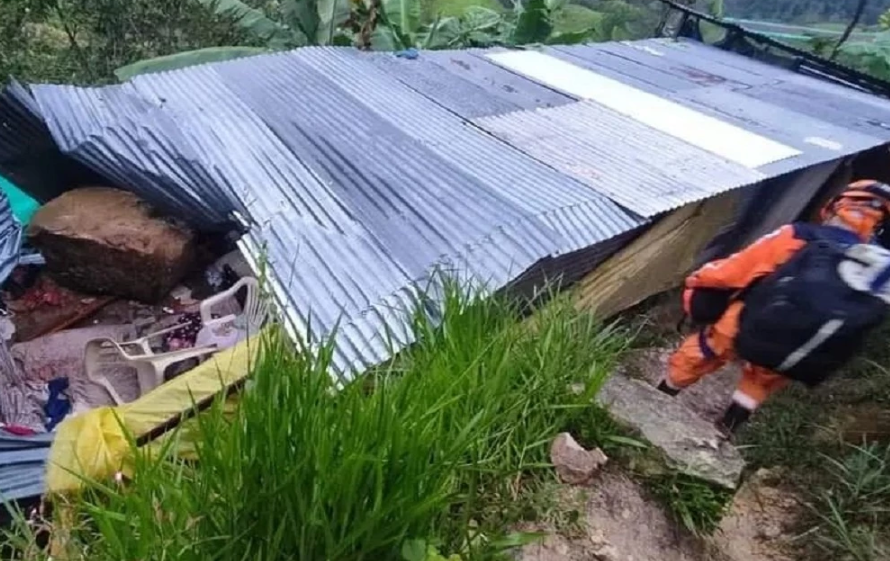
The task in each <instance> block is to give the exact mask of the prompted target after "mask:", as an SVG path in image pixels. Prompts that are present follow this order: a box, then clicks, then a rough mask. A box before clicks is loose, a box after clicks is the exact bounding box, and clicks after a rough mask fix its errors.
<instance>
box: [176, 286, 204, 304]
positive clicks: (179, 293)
mask: <svg viewBox="0 0 890 561" xmlns="http://www.w3.org/2000/svg"><path fill="white" fill-rule="evenodd" d="M170 296H171V297H173V298H174V299H176V300H177V302H179V305H180V306H192V305H194V304H197V302H198V301H197V300H195V299H194V298H192V289H190V288H188V287H187V286H182V285H180V286H177V287H176V288H174V289H173V290H172V291H171V292H170Z"/></svg>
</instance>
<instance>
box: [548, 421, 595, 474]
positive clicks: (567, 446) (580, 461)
mask: <svg viewBox="0 0 890 561" xmlns="http://www.w3.org/2000/svg"><path fill="white" fill-rule="evenodd" d="M550 461H551V462H553V466H554V467H555V468H556V473H557V474H558V475H559V478H560V480H562V482H563V483H568V484H570V485H583V484H585V483H588V482H589V481H590V480H591V479H593V476H594V475H596V472H597V471H598V470H599V469H600V468H601V467H602V466H603V465H605V463H606V462H607V461H609V458H607V457H606V455H605V454H604V453H603V451H602V450H600V449H599V448H595V449H594V450H585V449H584V447H583V446H581V445H580V444H578V442H577V441H575V439H574V438H572V435H570V434H569V433H567V432H564V433H561V434H559V435H558V436H557V437H556V438H555V439H554V440H553V444H552V445H551V446H550Z"/></svg>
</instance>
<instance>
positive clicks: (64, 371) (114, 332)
mask: <svg viewBox="0 0 890 561" xmlns="http://www.w3.org/2000/svg"><path fill="white" fill-rule="evenodd" d="M134 336H135V329H134V328H133V326H131V325H101V326H96V327H87V328H83V329H71V330H68V331H62V332H59V333H55V334H53V335H47V336H44V337H40V338H38V339H35V340H33V341H29V342H27V343H17V344H15V345H12V347H11V348H10V353H11V355H12V357H13V359H14V360H15V362H16V363H17V364H18V365H19V366H20V369H21V371H22V372H23V373H24V376H25V378H26V381H22V382H19V383H16V384H14V385H15V386H17V387H20V388H22V391H23V392H24V393H25V394H26V399H27V401H28V402H30V403H35V402H39V403H38V406H39V408H40V409H42V406H43V404H44V403H45V402H46V401H47V400H48V398H49V395H43V396H38V392H37V391H36V389H37V388H40V392H39V393H43V390H44V389H45V388H46V387H47V384H48V383H50V382H51V381H52V380H54V379H56V378H67V379H68V382H69V396H70V401H71V402H72V405H74V407H75V409H77V406H79V405H81V404H83V403H86V404H87V405H89V406H91V407H97V406H101V405H109V404H110V401H109V400H108V396H107V395H106V394H105V392H104V391H103V390H102V388H100V387H98V386H96V385H95V384H93V383H92V382H90V381H89V380H88V379H87V378H86V371H85V369H84V362H83V359H84V356H83V351H84V348H85V347H86V344H87V342H88V341H90V340H92V339H95V338H97V337H109V338H112V339H114V340H116V341H123V340H128V339H132V338H133V337H134ZM125 373H126V374H129V372H125ZM130 378H134V377H133V376H121V379H122V383H121V385H120V386H118V387H119V391H120V393H121V394H122V395H126V397H135V396H138V395H139V394H138V388H137V387H136V384H135V380H133V381H132V383H130ZM124 382H126V383H129V384H130V386H132V387H123V385H124ZM28 383H30V384H33V385H34V386H35V387H34V388H25V385H26V384H28ZM4 405H5V403H4ZM25 405H26V404H25V403H22V404H18V405H16V407H24V406H25ZM29 406H30V405H29ZM4 414H6V411H4ZM6 421H7V422H12V420H11V419H10V418H9V417H7V418H6ZM17 423H18V424H25V423H22V422H18V421H17ZM27 425H28V426H32V423H30V422H29V423H27Z"/></svg>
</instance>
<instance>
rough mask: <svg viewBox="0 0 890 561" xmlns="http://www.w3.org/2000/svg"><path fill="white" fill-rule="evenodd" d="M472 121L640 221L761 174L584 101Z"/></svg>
mask: <svg viewBox="0 0 890 561" xmlns="http://www.w3.org/2000/svg"><path fill="white" fill-rule="evenodd" d="M475 122H476V124H478V125H479V126H480V127H482V128H484V129H485V130H487V131H489V132H491V133H492V134H494V135H497V136H498V137H499V138H501V139H503V140H504V141H506V142H509V143H510V144H512V145H514V146H519V147H520V148H522V149H523V150H524V151H526V152H527V153H528V154H530V155H532V156H534V157H535V158H537V159H539V160H541V161H543V162H546V163H548V164H549V165H552V166H553V167H555V168H556V169H558V170H560V171H562V172H564V173H565V174H566V175H569V176H571V177H574V178H576V179H578V180H579V181H582V182H584V183H586V184H587V185H590V186H591V187H593V188H594V189H596V190H597V192H599V193H602V194H604V195H606V196H608V197H610V198H611V199H612V200H615V201H617V202H619V203H621V204H623V205H624V206H626V207H627V208H630V209H631V210H633V211H635V212H638V213H640V214H642V215H644V216H655V215H657V214H660V213H662V212H664V211H666V210H669V209H672V208H677V207H680V206H683V205H685V204H687V203H690V202H694V201H699V200H702V199H706V198H708V197H711V196H713V195H716V194H718V193H722V192H724V191H728V190H730V189H734V188H737V187H741V186H744V185H750V184H753V183H757V182H759V181H761V180H762V179H764V177H765V176H764V174H762V173H760V172H758V171H756V170H752V169H749V168H747V167H745V166H742V165H739V164H736V163H733V162H729V161H727V160H724V159H722V158H720V157H718V156H715V155H713V154H710V153H708V152H706V151H705V150H703V149H701V148H697V147H695V146H692V145H689V144H686V143H684V142H679V141H678V140H677V139H676V138H674V137H672V136H670V135H668V134H666V133H663V132H660V131H657V130H655V129H652V128H649V127H647V126H645V125H643V124H642V123H639V122H637V121H636V120H634V119H631V118H629V117H626V116H624V115H621V114H619V113H617V112H615V111H612V110H610V109H607V108H605V107H602V106H600V105H599V104H596V103H592V102H588V101H584V102H581V103H576V104H573V105H568V106H565V107H558V108H554V109H542V110H539V111H534V112H521V113H511V114H509V115H504V116H501V117H490V118H487V119H477V120H476V121H475Z"/></svg>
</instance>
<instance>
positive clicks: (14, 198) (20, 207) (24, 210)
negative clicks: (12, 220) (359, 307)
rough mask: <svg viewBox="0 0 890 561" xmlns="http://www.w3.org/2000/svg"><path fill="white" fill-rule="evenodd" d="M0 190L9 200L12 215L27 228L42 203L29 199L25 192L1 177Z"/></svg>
mask: <svg viewBox="0 0 890 561" xmlns="http://www.w3.org/2000/svg"><path fill="white" fill-rule="evenodd" d="M0 190H2V191H3V194H4V195H6V196H7V197H8V198H9V204H10V206H12V213H13V214H14V215H15V217H16V218H17V219H18V221H19V222H20V223H21V224H22V226H27V225H28V223H29V222H30V221H31V217H32V216H34V213H35V212H37V209H38V208H39V207H40V203H38V202H37V201H35V200H34V199H32V198H31V197H29V196H28V195H27V194H26V193H25V192H24V191H22V190H21V189H19V188H18V187H16V186H15V185H13V184H12V182H11V181H9V180H8V179H6V178H5V177H3V176H2V175H0Z"/></svg>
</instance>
